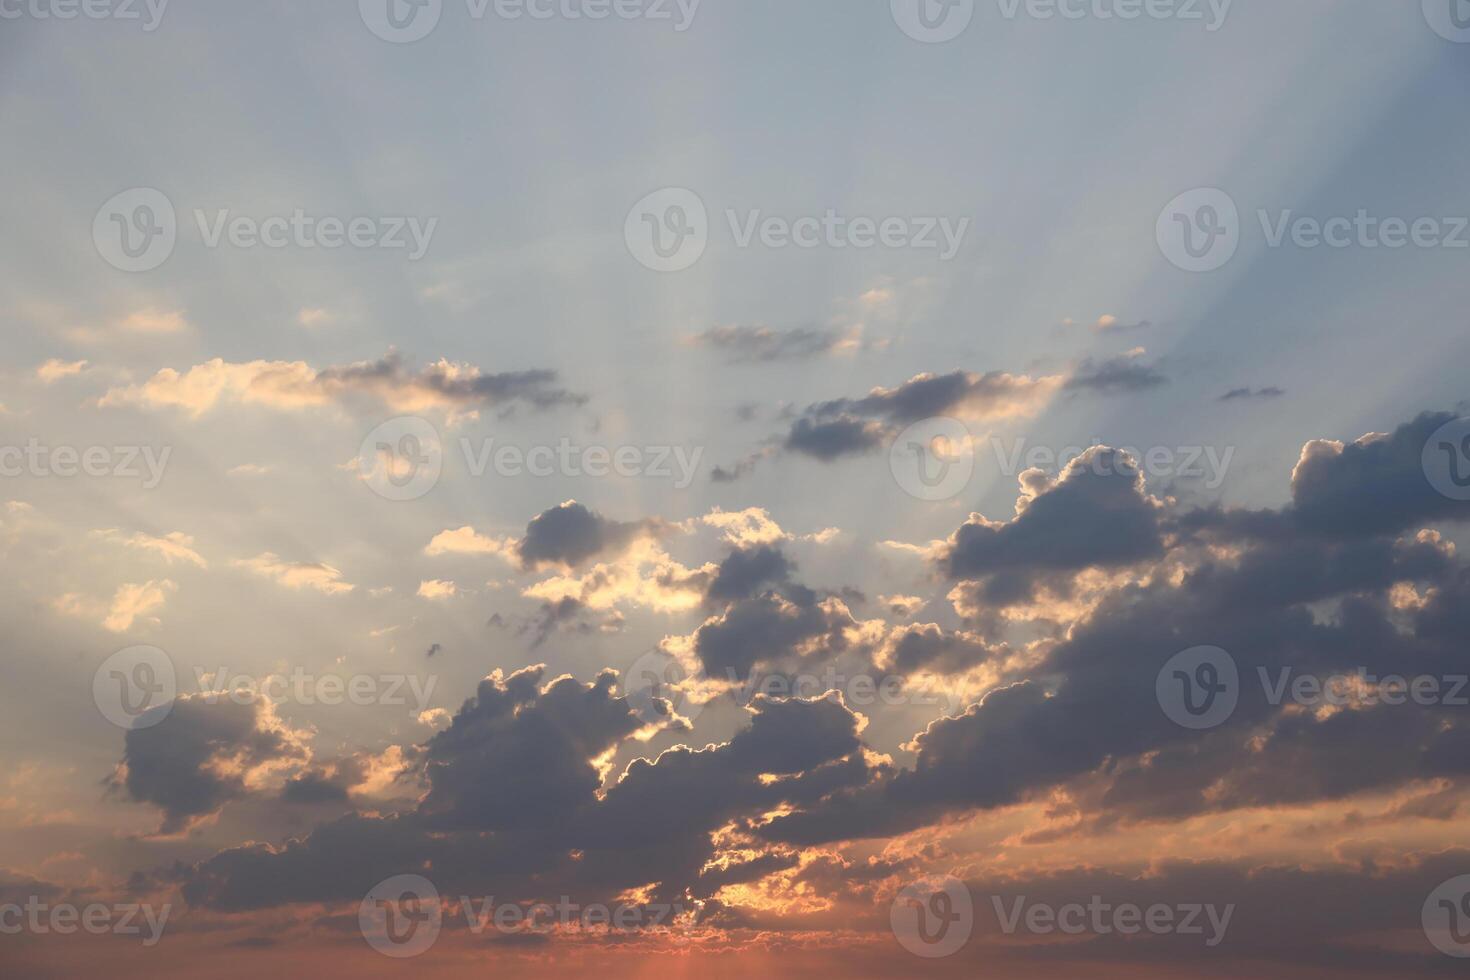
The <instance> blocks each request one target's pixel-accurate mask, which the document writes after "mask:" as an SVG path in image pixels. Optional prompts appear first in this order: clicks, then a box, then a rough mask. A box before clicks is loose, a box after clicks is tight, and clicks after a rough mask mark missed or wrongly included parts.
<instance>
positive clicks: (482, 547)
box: [424, 526, 515, 557]
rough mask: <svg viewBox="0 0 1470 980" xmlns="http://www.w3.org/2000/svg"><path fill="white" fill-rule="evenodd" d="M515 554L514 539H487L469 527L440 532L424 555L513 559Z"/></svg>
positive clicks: (425, 549)
mask: <svg viewBox="0 0 1470 980" xmlns="http://www.w3.org/2000/svg"><path fill="white" fill-rule="evenodd" d="M514 553H515V541H514V540H513V539H511V538H492V537H487V536H485V535H483V534H480V533H479V532H478V531H476V530H475V529H474V528H473V527H469V526H465V527H461V528H456V529H454V530H449V531H440V532H439V533H438V534H436V535H434V538H433V540H431V541H430V542H429V544H428V546H427V547H425V548H424V554H426V555H430V556H437V555H502V556H505V557H511V556H512V555H513V554H514Z"/></svg>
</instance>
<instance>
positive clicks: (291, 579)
mask: <svg viewBox="0 0 1470 980" xmlns="http://www.w3.org/2000/svg"><path fill="white" fill-rule="evenodd" d="M235 567H236V568H244V569H247V570H248V571H251V572H253V573H255V574H256V575H259V576H261V577H262V578H268V579H270V580H272V581H273V582H275V583H276V584H278V585H281V586H284V587H285V588H288V589H296V590H298V591H300V590H302V589H315V590H316V591H318V592H324V593H326V594H327V595H343V594H346V593H348V592H351V591H352V590H353V589H355V588H356V587H357V586H355V585H352V584H351V583H349V582H344V581H342V573H341V572H339V571H338V570H337V569H335V568H333V567H332V566H331V565H324V564H321V563H320V562H289V561H282V560H281V558H280V556H278V555H275V554H273V553H271V552H269V551H267V552H266V553H264V554H262V555H258V556H257V557H255V558H244V559H241V560H239V561H236V562H235Z"/></svg>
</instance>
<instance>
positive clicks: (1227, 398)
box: [1220, 386, 1286, 402]
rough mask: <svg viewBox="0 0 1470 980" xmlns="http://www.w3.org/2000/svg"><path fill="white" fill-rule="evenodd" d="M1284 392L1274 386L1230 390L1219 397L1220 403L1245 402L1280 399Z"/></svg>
mask: <svg viewBox="0 0 1470 980" xmlns="http://www.w3.org/2000/svg"><path fill="white" fill-rule="evenodd" d="M1285 394H1286V391H1285V390H1284V389H1282V388H1277V387H1275V386H1272V387H1269V388H1255V389H1251V388H1232V389H1231V390H1229V391H1227V392H1225V394H1223V395H1221V396H1220V401H1222V402H1234V401H1246V400H1249V399H1269V398H1280V397H1281V396H1283V395H1285Z"/></svg>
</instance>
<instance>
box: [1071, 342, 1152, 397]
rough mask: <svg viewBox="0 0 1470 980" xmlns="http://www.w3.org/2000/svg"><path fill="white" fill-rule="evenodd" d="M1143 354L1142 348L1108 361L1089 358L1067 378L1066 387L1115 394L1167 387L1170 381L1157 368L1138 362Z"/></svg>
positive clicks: (1073, 389)
mask: <svg viewBox="0 0 1470 980" xmlns="http://www.w3.org/2000/svg"><path fill="white" fill-rule="evenodd" d="M1143 353H1144V352H1143V350H1142V348H1140V349H1137V350H1133V351H1129V352H1128V353H1127V354H1121V355H1119V356H1117V357H1110V358H1108V359H1107V360H1105V361H1094V360H1092V359H1091V358H1088V359H1087V360H1085V361H1083V362H1082V364H1081V365H1079V366H1078V368H1077V370H1076V371H1075V372H1073V374H1072V376H1071V377H1070V378H1068V379H1067V384H1066V388H1067V390H1068V391H1093V392H1097V393H1098V394H1103V395H1114V394H1121V393H1126V392H1134V391H1147V390H1148V389H1150V388H1158V387H1160V386H1162V385H1166V384H1168V383H1169V379H1168V378H1167V377H1165V376H1164V374H1163V372H1161V371H1160V370H1159V369H1158V368H1157V367H1155V366H1153V365H1150V364H1144V363H1143V362H1142V361H1140V360H1139V358H1140V357H1141V356H1142V355H1143Z"/></svg>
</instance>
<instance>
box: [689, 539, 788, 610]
mask: <svg viewBox="0 0 1470 980" xmlns="http://www.w3.org/2000/svg"><path fill="white" fill-rule="evenodd" d="M793 571H795V566H794V565H792V563H791V561H790V559H788V558H787V557H786V555H785V554H784V553H783V552H782V551H781V549H780V548H779V547H776V546H773V545H757V546H754V547H750V548H736V549H735V550H733V551H731V552H730V554H729V555H727V556H726V557H725V560H724V561H722V562H721V563H720V568H719V571H718V572H716V573H715V577H714V580H713V581H711V582H710V584H709V588H708V589H706V590H705V599H706V600H707V601H709V602H712V603H719V602H731V601H734V600H736V599H749V598H751V597H752V596H754V595H755V594H756V592H757V591H759V590H760V588H761V587H762V586H765V585H777V584H780V583H782V582H785V581H787V580H788V579H789V578H790V577H791V573H792V572H793Z"/></svg>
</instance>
